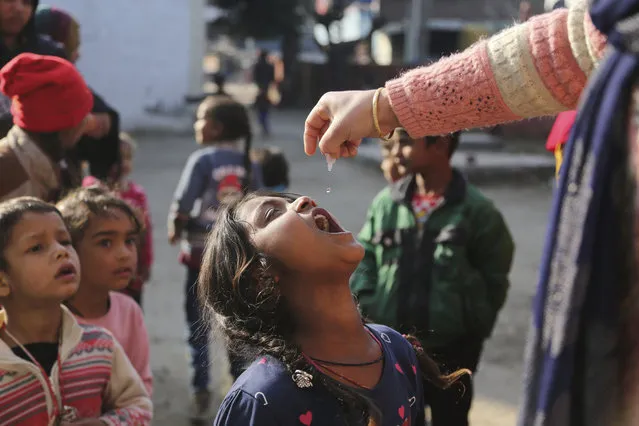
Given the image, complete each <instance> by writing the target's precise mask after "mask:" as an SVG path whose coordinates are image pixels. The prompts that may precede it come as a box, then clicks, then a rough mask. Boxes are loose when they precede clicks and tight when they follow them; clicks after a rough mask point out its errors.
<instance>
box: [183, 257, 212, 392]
mask: <svg viewBox="0 0 639 426" xmlns="http://www.w3.org/2000/svg"><path fill="white" fill-rule="evenodd" d="M199 273H200V271H199V269H194V268H187V274H186V287H185V291H186V294H185V306H184V310H185V311H186V323H187V324H188V326H189V347H190V349H191V367H192V368H193V378H192V380H191V386H193V389H194V390H195V391H199V390H206V389H208V387H209V324H206V322H204V321H203V315H202V308H201V307H200V304H199V303H198V300H197V285H196V283H197V276H198V274H199Z"/></svg>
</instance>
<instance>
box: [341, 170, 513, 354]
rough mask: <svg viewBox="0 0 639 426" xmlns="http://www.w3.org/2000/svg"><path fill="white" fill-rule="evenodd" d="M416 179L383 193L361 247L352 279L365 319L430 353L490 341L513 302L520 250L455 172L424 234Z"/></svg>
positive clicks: (370, 212)
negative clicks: (414, 202)
mask: <svg viewBox="0 0 639 426" xmlns="http://www.w3.org/2000/svg"><path fill="white" fill-rule="evenodd" d="M414 190H415V177H414V176H408V177H406V178H404V179H402V180H400V181H398V182H396V183H395V184H393V185H391V186H389V187H387V188H385V189H384V190H382V191H381V192H380V193H379V194H378V195H377V197H375V199H374V200H373V203H372V204H371V206H370V208H369V210H368V214H367V218H366V223H365V224H364V227H363V228H362V230H361V232H360V234H359V237H358V239H359V241H360V242H361V243H362V244H363V246H364V248H365V249H366V254H365V257H364V260H363V261H362V262H361V264H360V265H359V267H358V268H357V270H356V272H355V273H354V274H353V276H352V278H351V289H352V290H353V292H354V293H355V295H356V296H357V298H358V300H359V303H360V308H361V309H362V313H363V314H364V315H365V316H366V317H368V318H369V319H371V320H373V321H375V322H377V323H380V324H385V325H388V326H390V327H393V328H395V329H396V330H398V331H400V332H403V333H414V334H416V335H417V336H418V337H419V338H420V339H422V340H423V343H424V345H425V346H426V347H428V348H440V347H446V346H447V345H450V344H454V343H455V342H460V341H463V340H465V339H469V338H470V339H473V340H477V339H481V340H483V339H486V338H487V337H488V336H490V334H491V332H492V330H493V327H494V325H495V321H496V318H497V314H498V312H499V310H500V309H501V307H502V306H503V304H504V302H505V300H506V293H507V291H508V287H509V281H508V274H509V272H510V268H511V265H512V259H513V254H514V244H513V240H512V237H511V235H510V232H509V230H508V227H507V225H506V223H505V222H504V219H503V217H502V215H501V213H500V212H499V210H497V208H496V207H495V206H494V204H493V203H492V202H491V201H490V200H488V199H487V198H486V197H484V196H483V195H482V194H481V193H480V192H479V191H478V190H477V189H476V188H475V187H474V186H472V185H470V184H468V183H467V182H466V180H465V179H464V177H463V176H462V175H461V174H460V173H459V172H458V171H454V173H453V179H452V181H451V183H450V185H449V187H448V189H447V191H446V193H445V195H444V202H443V204H441V205H440V207H438V208H437V209H436V210H435V211H433V212H432V213H431V214H430V216H429V217H428V219H427V221H426V223H425V224H424V225H423V226H422V227H421V229H420V227H418V224H417V220H416V218H415V214H414V212H413V209H412V206H411V199H412V197H413V194H414Z"/></svg>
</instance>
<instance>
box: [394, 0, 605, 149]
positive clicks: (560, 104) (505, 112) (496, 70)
mask: <svg viewBox="0 0 639 426" xmlns="http://www.w3.org/2000/svg"><path fill="white" fill-rule="evenodd" d="M604 46H605V38H603V36H602V35H601V34H600V33H598V32H597V30H596V29H595V28H594V26H593V25H592V22H591V21H590V17H589V15H588V14H587V2H586V1H585V0H577V2H576V6H575V7H573V9H571V10H570V12H569V11H567V10H566V9H560V10H557V11H555V12H553V13H549V14H544V15H540V16H538V17H535V18H533V19H531V20H530V21H528V22H526V23H524V24H520V25H516V26H514V27H512V28H509V29H507V30H505V31H503V32H501V33H499V34H496V35H495V36H493V37H491V38H490V39H488V40H484V41H481V42H479V43H477V44H475V45H474V46H472V47H471V48H469V49H467V50H466V51H464V52H462V53H459V54H456V55H453V56H450V57H448V58H444V59H441V60H440V61H438V62H436V63H434V64H432V65H430V66H426V67H422V68H418V69H415V70H412V71H410V72H407V73H406V74H404V75H403V76H402V77H400V78H398V79H395V80H391V81H389V82H387V83H386V89H387V90H388V93H389V96H390V100H391V105H392V107H393V110H394V112H395V114H396V115H397V118H398V119H399V121H400V123H401V124H402V126H403V127H404V128H406V130H407V131H408V132H409V133H410V134H411V135H412V136H413V137H421V136H426V135H438V134H444V133H449V132H453V131H457V130H462V129H467V128H474V127H486V126H492V125H496V124H501V123H505V122H509V121H515V120H520V119H523V118H528V117H536V116H542V115H551V114H557V113H558V112H561V111H564V110H567V109H572V108H574V107H575V106H576V105H577V102H578V100H579V96H580V94H581V92H582V91H583V88H584V87H585V84H586V81H587V76H588V75H589V74H590V72H591V71H592V68H594V65H595V63H596V61H597V60H598V59H599V58H600V56H601V52H602V50H603V48H604Z"/></svg>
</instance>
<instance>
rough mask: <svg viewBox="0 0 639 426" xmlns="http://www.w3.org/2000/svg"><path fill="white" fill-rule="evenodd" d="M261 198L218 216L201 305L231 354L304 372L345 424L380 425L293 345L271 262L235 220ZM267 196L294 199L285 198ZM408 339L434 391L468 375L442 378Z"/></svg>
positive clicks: (363, 400) (368, 404) (371, 409)
mask: <svg viewBox="0 0 639 426" xmlns="http://www.w3.org/2000/svg"><path fill="white" fill-rule="evenodd" d="M261 195H264V194H263V193H261V194H260V193H252V194H249V195H247V196H246V197H244V199H242V200H240V201H238V202H236V203H234V204H231V205H229V206H228V207H226V208H225V209H224V210H223V211H222V212H221V214H220V215H219V217H218V219H217V222H216V224H215V226H214V228H213V232H212V233H211V235H210V236H209V240H208V242H207V247H206V251H205V254H204V259H203V262H202V269H201V271H200V276H199V279H198V295H199V298H200V301H201V302H202V303H203V304H204V306H205V307H207V308H209V311H210V312H212V313H213V314H214V316H215V319H216V320H217V323H218V325H219V327H220V329H221V330H222V331H223V333H224V335H225V337H226V338H227V340H228V345H229V350H230V351H232V352H234V353H237V354H240V355H243V356H246V357H257V356H260V355H270V356H273V357H274V358H276V359H278V360H280V361H281V362H283V363H284V364H285V365H286V367H287V368H288V370H289V371H290V372H291V373H292V372H294V371H296V370H302V371H308V372H310V373H311V374H312V375H313V377H314V378H317V379H318V380H320V382H321V384H322V385H323V386H325V387H326V389H327V390H329V391H330V392H331V393H332V394H333V395H334V396H335V397H336V398H337V399H338V400H339V401H340V402H341V403H342V409H343V412H344V415H345V417H346V420H347V423H348V424H352V423H359V422H361V419H362V416H366V418H368V424H369V425H377V424H380V423H381V419H380V417H381V414H380V412H379V409H378V408H377V407H376V406H375V405H374V404H373V403H372V401H371V400H370V399H368V398H367V397H366V396H365V395H364V394H362V393H360V392H357V391H356V390H354V389H353V388H351V387H347V386H344V385H342V384H341V383H339V382H338V381H336V380H334V379H332V378H331V377H329V376H327V375H325V374H323V373H322V372H321V371H318V370H316V369H314V367H313V366H312V365H310V364H309V363H308V362H306V360H305V358H304V356H303V355H302V352H301V349H300V347H299V346H298V345H297V344H296V343H295V342H294V340H293V336H294V333H295V324H294V321H293V319H292V316H291V313H290V312H289V310H288V307H287V304H286V300H285V299H284V298H283V297H282V296H281V295H280V293H279V291H278V287H277V285H276V284H275V281H274V279H273V277H272V276H271V274H270V273H269V265H270V264H271V261H270V260H269V259H268V258H267V257H266V256H265V255H264V254H263V253H260V252H259V251H258V250H257V248H256V247H255V246H254V245H253V243H252V241H251V236H250V230H249V229H248V226H247V224H246V222H244V221H242V220H241V219H240V218H239V217H238V211H239V210H240V208H241V207H242V205H243V204H245V203H246V202H247V201H249V200H251V199H254V198H255V197H258V196H261ZM268 195H270V196H274V197H282V198H285V199H287V200H290V201H292V200H293V199H294V197H291V196H290V195H286V194H268ZM407 339H408V341H409V342H410V343H411V344H412V345H413V347H414V348H415V352H416V354H417V358H418V360H419V363H420V367H421V370H422V372H423V374H424V378H425V379H426V380H429V381H431V382H432V383H434V384H435V385H437V386H438V387H441V388H446V387H448V386H450V385H451V384H452V383H454V382H456V381H457V380H458V379H459V378H460V377H461V376H463V375H465V374H467V373H469V372H468V370H460V371H457V372H455V373H453V374H451V375H448V376H444V375H442V374H441V373H440V371H439V368H438V367H437V365H436V364H435V362H434V361H433V360H432V359H431V358H430V357H428V356H427V355H426V353H425V352H424V350H423V348H422V347H421V345H420V344H419V342H418V341H417V339H415V338H414V337H410V336H407Z"/></svg>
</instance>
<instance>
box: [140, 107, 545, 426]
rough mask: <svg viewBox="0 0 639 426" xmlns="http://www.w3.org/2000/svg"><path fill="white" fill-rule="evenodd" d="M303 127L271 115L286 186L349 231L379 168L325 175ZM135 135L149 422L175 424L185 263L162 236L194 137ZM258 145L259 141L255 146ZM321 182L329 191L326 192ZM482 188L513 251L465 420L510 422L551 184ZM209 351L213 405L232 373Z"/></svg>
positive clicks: (185, 387) (181, 399)
mask: <svg viewBox="0 0 639 426" xmlns="http://www.w3.org/2000/svg"><path fill="white" fill-rule="evenodd" d="M302 125H303V116H302V115H300V114H292V113H277V114H276V116H275V117H274V126H273V128H274V129H275V130H274V133H275V136H273V137H272V138H271V140H270V141H268V143H269V144H272V145H277V146H280V147H281V148H283V149H284V150H285V152H286V154H287V156H288V158H289V161H290V163H291V167H292V170H291V181H292V188H291V189H292V190H293V191H295V192H297V193H302V194H308V195H310V196H312V197H314V198H315V199H316V200H317V201H318V202H319V203H320V204H321V205H322V206H324V207H326V208H327V209H329V210H330V211H332V212H333V213H334V214H335V215H336V216H337V217H338V218H339V219H340V222H341V223H342V224H343V225H344V226H345V227H346V228H347V229H350V230H353V231H357V230H358V229H359V228H360V226H361V224H362V221H363V217H364V214H365V212H366V208H367V206H368V204H369V203H370V201H371V199H372V198H373V197H374V195H375V194H376V193H377V192H378V191H379V190H380V189H381V188H382V187H383V185H384V181H383V178H382V176H381V174H380V173H379V172H378V171H377V170H376V169H374V168H372V167H370V166H369V165H365V164H362V163H358V162H357V161H354V160H340V161H338V162H337V164H336V165H335V167H334V169H333V172H332V173H328V172H327V170H326V165H325V163H324V161H323V160H322V159H321V158H311V159H309V158H306V157H305V156H304V154H303V151H302V145H301V138H300V137H301V134H302ZM139 142H140V150H139V153H138V155H137V159H136V169H135V173H134V177H135V179H136V180H137V181H138V182H139V183H140V184H142V185H143V186H144V187H145V188H146V189H147V192H148V196H149V200H150V204H151V210H152V215H153V220H154V229H153V236H154V242H155V250H156V259H155V265H154V269H153V279H152V282H151V283H150V284H149V285H148V287H147V289H146V294H145V300H144V306H145V315H146V319H147V325H148V328H149V334H150V338H151V351H152V353H151V354H152V368H153V372H154V376H155V394H154V398H153V399H154V403H155V421H154V425H157V426H183V425H188V424H189V422H188V413H189V411H188V409H189V393H190V392H189V369H188V363H187V362H188V352H187V347H186V345H185V337H186V327H185V322H184V314H183V309H182V306H183V293H184V278H185V270H184V268H183V267H181V266H180V265H179V264H178V262H177V250H176V249H175V248H173V247H170V246H169V245H168V244H167V242H166V217H167V212H168V208H169V204H170V201H171V196H172V192H173V190H174V188H175V185H176V184H177V180H178V178H179V174H180V170H181V168H182V166H183V164H184V160H185V159H186V157H187V156H188V154H189V153H190V152H192V150H193V149H195V144H194V142H193V139H192V137H190V136H176V135H171V134H165V135H151V134H147V135H146V136H143V137H141V138H140V140H139ZM262 143H264V142H263V141H259V140H258V141H256V143H255V144H256V145H257V146H259V145H260V144H262ZM328 187H330V188H331V191H330V193H327V191H326V189H327V188H328ZM482 189H483V190H484V191H485V193H486V194H487V195H488V196H489V197H491V198H492V199H493V200H494V201H495V203H496V204H497V205H498V206H499V207H500V208H501V210H502V212H503V214H504V216H505V217H506V220H507V222H508V224H509V226H510V228H511V230H512V233H513V235H514V238H515V241H516V244H517V252H516V258H515V264H514V267H513V271H512V287H511V290H510V293H509V296H508V300H507V303H506V306H505V308H504V310H503V311H502V313H501V315H500V318H499V323H498V325H497V329H496V331H495V333H494V335H493V337H492V338H491V339H490V341H488V342H487V344H486V349H485V353H484V357H483V360H482V363H481V365H480V371H479V372H478V374H477V376H476V395H477V397H476V402H475V404H474V407H473V412H472V424H473V425H475V426H502V425H504V426H506V425H508V426H511V425H513V424H515V421H516V412H517V402H518V399H519V395H520V387H521V372H522V354H523V347H524V342H525V338H526V335H527V329H528V322H529V316H530V306H531V300H532V296H533V294H534V291H535V287H536V284H537V268H538V264H539V259H540V255H541V249H542V243H543V238H544V235H545V224H546V220H547V215H548V210H549V206H550V198H551V189H550V187H549V185H548V184H537V185H532V186H531V185H530V184H527V185H525V186H522V185H521V184H518V183H516V181H512V182H505V183H504V184H503V185H500V186H498V187H491V188H482ZM212 348H213V357H212V362H211V370H212V377H213V383H211V386H212V389H213V390H214V391H215V395H216V401H217V403H219V401H220V400H221V398H223V396H224V393H225V392H226V390H227V389H228V387H229V386H230V384H231V379H230V376H229V375H228V373H227V372H228V364H227V360H226V356H225V353H224V351H223V350H221V348H220V344H219V339H215V338H214V339H213V342H212Z"/></svg>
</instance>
